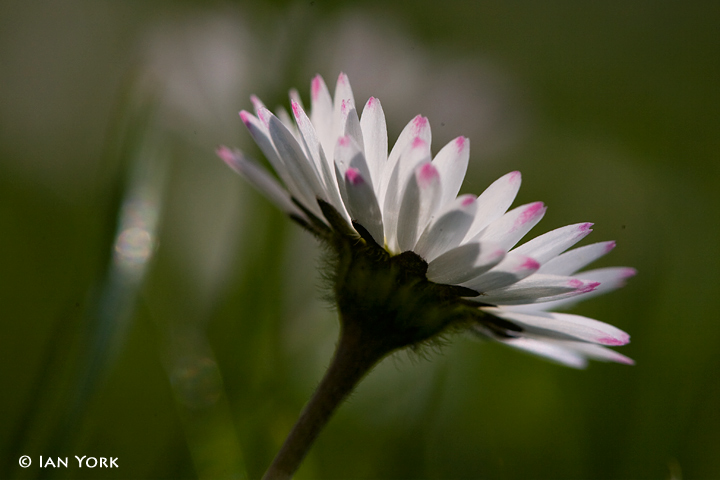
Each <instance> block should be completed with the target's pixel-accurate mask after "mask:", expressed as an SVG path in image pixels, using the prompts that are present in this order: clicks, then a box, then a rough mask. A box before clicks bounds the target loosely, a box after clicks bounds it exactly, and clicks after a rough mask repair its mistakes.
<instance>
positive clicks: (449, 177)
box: [432, 137, 470, 205]
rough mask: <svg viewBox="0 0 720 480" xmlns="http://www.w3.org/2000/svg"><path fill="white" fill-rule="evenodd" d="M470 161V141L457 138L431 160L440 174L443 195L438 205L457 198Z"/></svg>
mask: <svg viewBox="0 0 720 480" xmlns="http://www.w3.org/2000/svg"><path fill="white" fill-rule="evenodd" d="M469 160H470V140H468V139H467V138H465V137H457V138H456V139H455V140H453V141H451V142H450V143H448V144H447V145H445V146H444V147H443V148H442V150H440V151H439V152H438V154H437V155H436V156H435V158H434V159H433V161H432V163H433V165H435V168H437V169H438V172H440V178H441V179H442V186H443V194H442V199H441V200H440V203H441V204H442V205H445V204H447V203H450V202H452V201H453V200H454V199H455V197H457V194H458V192H459V191H460V187H461V186H462V183H463V180H464V179H465V173H466V172H467V167H468V161H469Z"/></svg>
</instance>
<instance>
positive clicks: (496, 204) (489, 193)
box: [465, 172, 522, 241]
mask: <svg viewBox="0 0 720 480" xmlns="http://www.w3.org/2000/svg"><path fill="white" fill-rule="evenodd" d="M521 181H522V176H521V175H520V172H510V173H508V174H506V175H504V176H502V177H500V178H498V179H497V180H495V181H494V182H493V183H492V185H490V186H489V187H488V188H486V189H485V191H484V192H483V193H482V194H481V195H480V196H479V197H478V209H477V213H476V214H475V221H474V222H473V225H472V227H470V230H469V231H468V233H467V235H466V236H465V241H468V240H470V239H472V238H474V237H475V236H476V235H477V234H479V233H480V232H481V231H482V230H483V229H484V228H485V227H487V226H488V225H490V223H492V222H494V221H495V220H497V219H498V218H500V217H502V216H503V214H504V213H505V212H506V211H507V209H508V208H510V205H512V202H513V200H515V196H516V195H517V192H518V190H519V189H520V183H521Z"/></svg>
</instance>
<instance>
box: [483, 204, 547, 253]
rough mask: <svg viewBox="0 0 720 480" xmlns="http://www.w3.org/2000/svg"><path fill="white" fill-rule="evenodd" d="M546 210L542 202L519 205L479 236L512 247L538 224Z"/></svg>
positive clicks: (504, 246)
mask: <svg viewBox="0 0 720 480" xmlns="http://www.w3.org/2000/svg"><path fill="white" fill-rule="evenodd" d="M545 210H546V208H545V206H544V205H543V203H542V202H535V203H529V204H527V205H522V206H520V207H517V208H515V209H513V210H510V211H509V212H508V213H506V214H505V215H503V216H502V217H500V218H499V219H497V220H495V221H494V222H492V223H491V224H490V225H488V226H487V228H486V229H485V230H483V231H482V233H481V234H480V235H479V236H478V237H477V238H478V240H480V241H484V242H493V243H497V244H498V245H501V246H502V247H503V248H506V249H510V248H512V247H513V246H514V245H515V244H516V243H517V242H518V241H520V239H521V238H522V237H524V236H525V234H526V233H527V232H529V231H530V229H531V228H532V227H534V226H535V225H537V223H538V222H539V221H540V220H541V219H542V217H543V215H545Z"/></svg>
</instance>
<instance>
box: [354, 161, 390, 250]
mask: <svg viewBox="0 0 720 480" xmlns="http://www.w3.org/2000/svg"><path fill="white" fill-rule="evenodd" d="M368 180H369V179H368ZM345 192H346V194H347V197H346V199H345V201H346V204H347V208H348V211H349V212H350V217H351V218H352V219H353V220H354V221H356V222H357V223H359V224H360V225H362V226H363V227H365V229H366V230H367V231H368V232H369V233H370V235H372V237H373V239H374V240H375V242H376V243H377V244H378V245H380V246H383V245H384V241H385V240H384V238H385V237H384V234H383V224H382V215H381V214H380V207H379V206H378V203H377V198H375V192H374V191H373V189H372V185H371V184H370V182H369V181H366V180H365V179H364V178H363V176H362V173H360V170H358V169H356V168H353V167H350V168H348V169H347V171H346V172H345Z"/></svg>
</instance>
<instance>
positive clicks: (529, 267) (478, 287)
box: [462, 253, 540, 302]
mask: <svg viewBox="0 0 720 480" xmlns="http://www.w3.org/2000/svg"><path fill="white" fill-rule="evenodd" d="M538 268H540V264H539V263H538V262H536V261H535V259H533V258H530V257H526V256H524V255H515V254H512V253H510V254H508V255H506V256H505V258H504V259H503V260H502V261H501V262H500V263H499V264H497V266H495V267H494V268H493V269H492V270H490V271H488V272H486V273H483V274H482V275H480V276H478V277H476V278H473V279H471V280H468V281H466V282H464V283H463V284H462V285H463V286H464V287H467V288H470V289H472V290H475V291H476V292H480V293H482V292H488V291H491V290H496V289H498V288H502V287H505V286H506V285H512V284H513V283H516V282H518V281H520V280H522V279H523V278H525V277H527V276H529V275H532V274H533V273H535V272H536V271H537V269H538ZM484 298H485V297H484V296H482V295H481V296H480V297H474V299H476V300H477V301H478V302H485V299H484Z"/></svg>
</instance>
